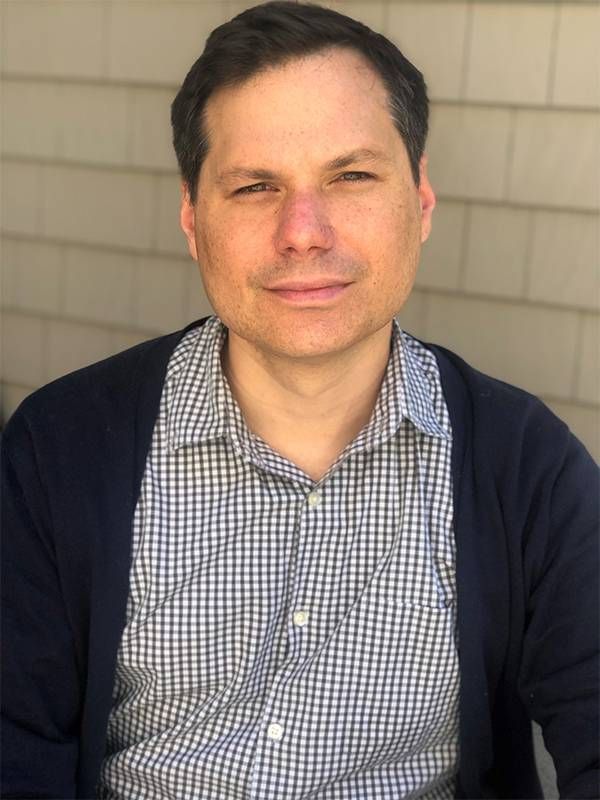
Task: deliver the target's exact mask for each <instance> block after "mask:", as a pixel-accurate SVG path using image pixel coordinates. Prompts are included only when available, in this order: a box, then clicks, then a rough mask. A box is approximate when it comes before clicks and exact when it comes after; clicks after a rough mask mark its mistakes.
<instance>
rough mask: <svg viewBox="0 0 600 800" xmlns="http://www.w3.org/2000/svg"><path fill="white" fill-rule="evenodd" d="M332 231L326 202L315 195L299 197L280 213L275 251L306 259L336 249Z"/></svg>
mask: <svg viewBox="0 0 600 800" xmlns="http://www.w3.org/2000/svg"><path fill="white" fill-rule="evenodd" d="M333 238H334V236H333V227H332V225H331V221H330V219H329V216H328V213H327V209H326V207H325V203H324V201H323V198H321V197H319V195H318V194H316V193H308V192H304V193H296V194H294V195H290V196H289V197H288V198H286V200H285V202H284V204H283V206H282V207H281V208H280V210H279V220H278V225H277V230H276V232H275V247H276V248H277V250H278V252H280V253H282V254H284V255H286V256H294V255H301V256H306V255H308V254H310V253H311V251H314V253H315V254H316V253H317V251H319V250H329V249H330V248H331V247H333Z"/></svg>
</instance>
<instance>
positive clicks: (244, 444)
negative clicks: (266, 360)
mask: <svg viewBox="0 0 600 800" xmlns="http://www.w3.org/2000/svg"><path fill="white" fill-rule="evenodd" d="M226 336H227V329H226V328H225V326H224V325H223V324H222V323H221V321H220V320H219V319H218V318H217V317H211V318H210V319H209V320H208V321H207V322H206V323H205V324H204V325H203V326H200V327H196V328H194V329H192V330H191V331H189V332H188V333H187V334H186V335H185V336H184V337H183V338H182V340H181V341H180V343H179V344H178V346H177V347H176V349H175V351H174V353H173V355H172V357H171V359H170V361H169V365H168V369H167V374H166V379H165V384H164V388H163V394H162V398H161V403H160V410H159V414H158V417H157V420H156V424H155V427H154V432H153V437H152V443H151V448H150V452H149V455H148V459H147V462H146V467H145V472H144V476H143V481H142V486H141V492H140V496H139V500H138V503H137V507H136V511H135V517H134V522H133V558H132V565H131V572H130V590H129V597H128V604H127V616H126V625H125V629H124V632H123V636H122V639H121V644H120V647H119V651H118V657H117V671H116V679H115V687H114V695H113V706H112V710H111V714H110V719H109V726H108V739H107V752H106V758H105V760H104V762H103V766H102V771H101V779H100V783H99V786H98V797H100V798H111V799H113V798H122V799H123V800H125V799H126V800H133V798H144V800H167V799H170V800H229V799H230V798H231V800H235V799H236V798H252V800H291V799H292V798H315V799H316V798H318V800H346V799H347V800H350V798H352V800H363V799H364V800H384V798H385V799H386V800H391V798H394V800H397V799H398V798H401V797H402V798H408V797H410V798H416V797H419V798H427V800H434V799H435V800H441V799H442V798H451V797H453V793H454V789H455V779H456V771H457V758H458V684H459V674H458V657H457V642H456V586H455V545H454V534H453V505H452V477H451V467H450V456H451V447H452V435H451V429H450V421H449V417H448V411H447V408H446V404H445V401H444V398H443V395H442V389H441V384H440V377H439V372H438V368H437V364H436V361H435V358H434V356H433V355H432V354H431V353H430V352H429V351H428V350H427V349H426V348H425V347H423V346H422V345H421V344H420V343H419V342H417V341H416V340H415V339H413V338H412V337H410V336H408V335H407V334H405V333H404V332H403V331H401V329H400V327H399V325H398V323H397V321H396V320H394V322H393V327H392V337H391V347H390V357H389V361H388V366H387V370H386V373H385V376H384V380H383V383H382V386H381V390H380V393H379V396H378V398H377V402H376V405H375V408H374V411H373V413H372V415H371V419H370V421H369V423H368V424H367V425H366V426H365V427H364V428H363V429H362V430H361V431H360V433H359V434H358V435H357V436H356V438H355V439H354V440H353V441H352V442H351V443H350V444H349V445H348V446H347V447H346V448H345V449H344V450H343V452H342V453H341V454H340V455H339V457H338V458H337V460H336V462H335V463H334V464H333V465H332V466H331V468H330V469H329V470H328V471H327V473H326V474H325V475H324V476H323V477H322V478H321V480H319V481H318V482H315V481H314V480H312V479H311V478H310V477H309V476H308V475H306V474H305V473H304V472H303V471H302V470H301V469H300V468H299V467H298V466H296V465H295V464H293V463H292V462H291V461H289V460H288V459H286V458H284V457H283V456H281V455H280V454H278V453H277V452H275V451H274V450H273V449H272V448H271V447H269V446H268V445H267V444H266V442H264V441H263V440H262V439H260V438H259V437H258V436H256V435H254V434H252V433H251V431H250V430H249V429H248V427H247V426H246V424H245V422H244V420H243V417H242V414H241V411H240V408H239V406H238V405H237V403H236V402H235V400H234V399H233V396H232V394H231V392H230V390H229V386H228V383H227V380H226V379H225V377H224V374H223V371H222V368H221V362H220V352H221V348H222V345H223V343H224V342H225V340H226Z"/></svg>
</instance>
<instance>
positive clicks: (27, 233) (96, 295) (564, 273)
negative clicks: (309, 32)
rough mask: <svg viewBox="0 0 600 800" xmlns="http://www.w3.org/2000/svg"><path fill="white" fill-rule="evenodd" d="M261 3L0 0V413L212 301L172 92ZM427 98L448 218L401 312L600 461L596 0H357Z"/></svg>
mask: <svg viewBox="0 0 600 800" xmlns="http://www.w3.org/2000/svg"><path fill="white" fill-rule="evenodd" d="M248 5H251V3H239V2H228V1H227V0H222V1H221V2H208V1H206V2H192V1H190V2H177V1H176V0H156V2H146V1H145V0H114V2H108V0H102V1H100V0H99V1H96V0H66V1H65V0H35V1H31V2H30V1H29V0H2V2H1V3H0V11H1V14H2V37H3V40H2V71H3V76H4V77H3V92H2V104H3V113H2V149H3V152H4V163H3V167H2V228H3V239H2V242H3V244H2V263H3V275H2V305H3V347H2V354H3V365H2V367H3V373H2V375H3V393H2V403H3V409H4V414H5V415H6V414H8V413H10V411H11V410H12V409H13V408H14V406H15V404H16V403H17V402H18V401H19V400H20V399H21V398H22V397H23V396H24V395H25V394H27V393H28V392H29V391H30V390H31V389H33V388H35V387H37V386H39V385H41V384H43V383H45V382H47V381H48V380H51V379H52V378H54V377H56V376H58V375H60V374H62V373H64V372H66V371H68V370H71V369H74V368H76V367H78V366H81V365H83V364H86V363H89V362H91V361H93V360H97V359H99V358H102V357H103V356H105V355H108V354H110V353H112V352H115V351H117V350H120V349H123V348H125V347H127V346H129V345H131V344H133V343H135V342H137V341H140V340H142V339H144V338H148V337H150V336H152V335H155V334H156V333H160V332H163V331H167V330H172V329H175V328H177V327H180V326H181V325H183V324H184V323H186V322H187V321H189V320H191V319H193V318H195V317H197V316H200V315H202V314H205V313H209V312H210V309H209V306H208V304H207V303H206V300H205V299H204V298H203V295H202V289H201V285H200V280H199V278H198V277H197V274H196V270H195V269H194V265H193V263H192V262H191V261H190V260H189V259H188V257H187V255H186V252H185V248H184V245H183V237H182V235H181V234H180V233H179V231H178V227H177V209H178V182H177V175H176V167H175V158H174V155H173V153H172V152H171V144H170V129H169V122H168V112H169V103H170V101H171V99H172V97H173V95H174V92H175V90H176V87H177V85H178V84H179V83H180V81H181V80H182V78H183V76H184V74H185V71H186V69H187V68H188V67H189V66H190V64H191V63H192V61H193V60H194V58H195V57H196V55H197V54H198V53H199V52H200V50H201V47H202V44H203V40H204V38H205V36H206V34H207V33H208V32H209V31H210V30H211V29H212V28H213V27H214V26H215V25H217V24H219V23H220V22H222V21H225V20H226V19H227V18H229V17H230V16H231V15H232V14H233V13H234V12H236V11H238V10H241V9H242V8H243V7H245V6H248ZM330 5H332V6H334V7H336V8H340V9H342V10H347V13H349V14H351V15H354V16H357V17H359V18H362V19H363V20H364V21H366V22H367V23H368V24H370V25H372V26H373V27H375V28H378V29H380V30H382V31H383V32H384V33H386V34H387V35H389V36H391V37H392V38H393V39H394V40H395V41H396V42H397V43H398V44H399V45H400V47H401V48H402V49H403V50H404V52H405V53H406V55H407V56H408V57H409V58H411V59H413V60H414V61H415V63H416V64H417V65H419V66H420V67H421V68H422V69H423V71H424V73H425V75H426V78H427V80H428V84H429V87H430V95H431V98H432V100H433V107H432V130H431V138H430V142H429V148H428V150H429V154H430V172H431V177H432V181H433V183H434V185H435V187H436V188H437V193H438V201H439V204H438V209H437V211H436V217H435V226H434V232H433V235H432V238H431V240H430V241H429V242H428V244H427V245H426V248H425V251H424V255H423V264H422V270H421V273H420V276H419V279H418V284H417V289H416V290H415V292H414V295H413V297H412V298H411V300H410V301H409V303H408V305H407V307H406V309H405V311H404V313H403V314H402V318H403V322H404V325H405V327H406V328H407V329H408V330H411V331H412V332H414V333H416V334H417V335H419V336H421V337H424V338H426V339H428V340H432V341H437V342H440V343H442V344H446V345H447V346H449V347H452V348H454V349H456V350H458V351H459V352H460V353H461V354H462V355H463V356H464V357H465V358H467V359H468V360H470V361H471V362H472V363H473V364H474V365H476V366H478V367H479V368H481V369H483V370H484V371H487V372H490V373H492V374H494V375H496V376H498V377H501V378H503V379H505V380H507V381H510V382H513V383H517V384H519V385H521V386H523V387H525V388H527V389H529V390H530V391H532V392H534V393H536V394H539V395H541V396H542V397H543V398H544V399H545V400H546V401H547V402H548V403H549V404H550V405H551V406H552V407H553V408H554V409H555V410H556V411H557V412H558V413H559V414H560V415H561V416H562V417H563V418H564V419H566V420H567V421H568V422H569V424H570V425H571V427H572V428H573V429H574V430H575V431H576V432H577V433H578V435H579V436H580V437H581V438H582V439H583V440H584V441H585V442H586V444H587V445H588V447H589V448H590V449H591V450H592V451H593V452H594V453H595V455H596V456H597V457H599V456H600V442H599V434H598V429H599V417H600V413H599V402H600V399H599V387H598V374H599V373H598V342H599V341H600V337H599V333H600V331H599V313H598V312H599V292H600V279H599V275H598V247H599V244H598V239H599V225H598V209H599V195H600V191H599V185H600V178H599V176H600V153H599V148H600V123H599V116H600V115H599V105H600V86H599V74H600V71H599V64H598V52H599V51H598V48H597V47H596V45H597V41H598V40H599V39H600V10H599V7H598V4H597V3H595V2H594V3H578V2H553V3H550V2H534V3H522V2H504V3H489V2H428V0H421V1H420V2H401V0H390V2H376V1H369V2H355V1H354V0H340V1H339V2H333V3H330Z"/></svg>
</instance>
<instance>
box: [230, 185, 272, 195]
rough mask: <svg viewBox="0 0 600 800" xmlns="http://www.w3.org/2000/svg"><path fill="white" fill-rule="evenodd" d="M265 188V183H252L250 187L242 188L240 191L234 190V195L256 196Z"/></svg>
mask: <svg viewBox="0 0 600 800" xmlns="http://www.w3.org/2000/svg"><path fill="white" fill-rule="evenodd" d="M267 188H268V187H267V184H266V183H253V184H252V186H242V188H241V189H236V191H235V192H234V194H258V193H259V192H263V191H264V190H265V189H267Z"/></svg>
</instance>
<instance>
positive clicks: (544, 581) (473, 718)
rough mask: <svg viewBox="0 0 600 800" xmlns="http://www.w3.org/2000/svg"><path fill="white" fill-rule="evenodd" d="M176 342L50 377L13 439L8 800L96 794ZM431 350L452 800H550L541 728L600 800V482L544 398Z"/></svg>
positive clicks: (8, 476) (569, 788)
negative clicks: (452, 546) (445, 507)
mask: <svg viewBox="0 0 600 800" xmlns="http://www.w3.org/2000/svg"><path fill="white" fill-rule="evenodd" d="M201 322H202V321H201ZM201 322H200V323H198V322H196V323H193V325H198V324H201ZM189 327H192V326H189ZM188 329H189V328H186V330H188ZM181 336H182V332H179V333H176V334H172V335H170V336H165V337H161V338H159V339H155V340H153V341H151V342H146V343H144V344H141V345H139V346H137V347H134V348H133V349H131V350H128V351H126V352H124V353H120V354H119V355H116V356H113V357H112V358H109V359H107V360H105V361H102V362H100V363H98V364H95V365H92V366H90V367H87V368H85V369H83V370H79V371H78V372H75V373H73V374H71V375H68V376H66V377H64V378H61V379H60V380H58V381H55V382H54V383H52V384H50V385H48V386H46V387H45V388H43V389H41V390H39V391H37V392H35V393H34V394H33V395H31V396H30V397H29V398H27V399H26V400H25V401H24V402H23V403H22V405H21V406H20V408H19V409H18V410H17V412H16V413H15V414H14V415H13V417H12V418H11V420H10V421H9V423H8V425H7V427H6V431H5V435H4V443H3V445H4V446H3V466H2V470H3V477H2V480H3V487H4V498H3V512H4V525H3V559H2V562H3V581H2V587H3V598H4V599H3V603H4V609H3V614H2V624H3V636H4V654H3V669H4V676H3V713H2V717H3V726H4V728H3V736H2V746H3V796H4V797H27V798H63V800H64V798H92V797H94V792H95V786H96V782H97V779H98V774H99V769H100V765H101V762H102V759H103V756H104V748H105V737H106V726H107V719H108V714H109V711H110V707H111V695H112V689H113V678H114V669H115V660H116V653H117V648H118V646H119V641H120V637H121V632H122V629H123V625H124V620H125V607H126V600H127V594H128V578H129V566H130V558H131V553H130V549H131V530H132V527H131V523H132V518H133V513H134V509H135V505H136V500H137V496H138V492H139V488H140V483H141V479H142V475H143V470H144V464H145V459H146V455H147V452H148V449H149V445H150V438H151V435H152V430H153V426H154V421H155V418H156V415H157V412H158V406H159V400H160V395H161V390H162V385H163V382H164V375H165V370H166V365H167V363H168V360H169V357H170V355H171V353H172V352H173V349H174V347H175V346H176V344H177V342H178V341H179V340H180V338H181ZM428 346H429V345H428ZM429 347H430V349H431V351H432V352H433V353H434V354H435V356H436V358H437V360H438V364H439V367H440V371H441V376H442V385H443V388H444V393H445V397H446V400H447V403H448V408H449V412H450V418H451V421H452V427H453V431H454V440H453V457H452V468H453V481H454V503H455V509H454V511H455V520H454V522H455V535H456V541H457V588H458V624H459V641H460V654H459V657H460V675H461V687H460V769H459V776H458V796H459V797H467V798H488V797H489V798H499V797H512V798H534V797H541V790H540V785H539V781H538V778H537V774H536V770H535V765H534V758H533V749H532V740H531V726H530V719H535V720H537V721H538V722H539V723H540V724H541V726H542V728H543V732H544V739H545V743H546V746H547V748H548V750H549V751H550V753H551V754H552V756H553V758H554V761H555V765H556V768H557V774H558V784H559V788H560V792H561V797H569V798H598V797H600V786H599V775H600V767H599V752H600V746H599V742H598V731H599V722H598V679H599V672H600V668H599V665H598V636H599V630H600V622H599V620H598V599H599V593H598V555H599V547H598V530H599V523H598V499H599V492H598V472H597V469H596V466H595V464H594V462H593V461H592V459H591V458H590V456H589V455H588V453H587V452H586V450H585V449H584V447H583V446H582V445H581V444H580V443H579V442H578V441H577V440H576V439H575V438H574V437H573V436H572V435H571V434H570V433H569V431H568V429H567V427H566V426H565V425H564V424H563V423H562V422H561V421H560V420H558V419H557V418H556V417H555V416H554V415H553V414H552V413H551V412H550V411H549V410H548V409H547V408H546V407H545V406H544V405H543V404H542V403H541V402H540V401H539V400H537V399H536V398H534V397H532V396H531V395H528V394H526V393H525V392H523V391H521V390H519V389H515V388H514V387H511V386H508V385H507V384H504V383H501V382H499V381H496V380H493V379H491V378H489V377H486V376H484V375H482V374H481V373H479V372H477V371H475V370H474V369H472V368H471V367H469V366H468V365H467V364H465V363H464V362H463V361H462V360H461V359H459V358H458V357H457V356H455V355H454V354H452V353H450V352H449V351H447V350H444V349H442V348H439V347H435V346H429Z"/></svg>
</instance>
